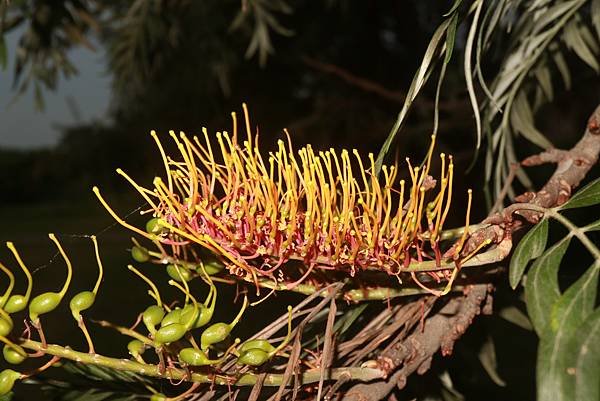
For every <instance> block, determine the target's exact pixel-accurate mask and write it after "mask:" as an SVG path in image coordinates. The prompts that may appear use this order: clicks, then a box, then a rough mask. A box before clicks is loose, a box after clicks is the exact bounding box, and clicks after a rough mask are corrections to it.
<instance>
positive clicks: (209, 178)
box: [97, 105, 470, 288]
mask: <svg viewBox="0 0 600 401" xmlns="http://www.w3.org/2000/svg"><path fill="white" fill-rule="evenodd" d="M243 107H244V117H245V119H244V121H245V130H246V135H245V139H244V140H242V141H241V142H240V138H239V137H238V124H237V118H236V115H235V113H232V119H233V133H232V134H231V135H229V134H228V133H227V132H222V133H221V132H218V133H216V142H215V140H214V138H211V137H210V135H209V134H208V132H207V130H206V129H203V130H202V133H203V135H202V137H200V138H199V137H196V136H194V137H192V138H189V137H187V136H186V135H185V134H184V133H180V135H179V136H177V135H176V134H175V133H174V132H173V131H171V132H170V135H171V137H172V139H173V141H175V144H176V145H177V147H178V149H179V153H180V154H179V155H177V156H175V157H169V156H167V155H166V154H165V152H164V149H163V146H162V144H161V142H160V140H159V139H158V136H157V134H156V133H155V132H152V136H153V138H154V139H155V141H156V143H157V145H158V147H159V150H160V152H161V155H162V159H163V161H164V166H165V169H166V172H167V174H166V180H163V179H161V178H159V177H157V178H155V179H154V181H153V185H154V187H153V188H152V189H146V188H143V187H141V186H139V185H138V184H137V183H136V182H135V181H134V180H133V179H131V178H130V177H129V176H127V175H126V174H125V173H124V172H122V171H120V170H118V171H119V173H120V174H122V175H123V176H124V177H125V178H127V179H128V180H129V182H130V183H131V184H132V185H133V186H134V187H135V188H136V189H137V190H138V191H139V192H140V194H141V195H142V196H143V197H144V198H145V200H146V201H147V202H148V204H149V205H150V207H151V211H152V213H153V214H154V216H156V217H158V218H159V224H160V225H161V226H163V227H164V228H165V230H164V232H163V233H162V234H160V236H158V237H156V236H154V235H150V234H148V233H146V232H145V231H142V230H140V229H137V228H135V227H132V226H129V225H128V226H129V227H130V228H131V229H133V230H134V231H136V232H138V233H139V234H141V235H144V236H146V237H148V238H150V239H152V240H154V241H155V242H156V241H158V242H160V244H161V245H170V246H172V247H173V249H174V251H175V252H177V253H178V252H179V250H178V249H179V247H180V246H182V245H188V244H198V245H201V246H202V247H204V248H207V249H209V250H210V251H212V252H213V253H214V254H215V255H217V256H218V257H219V258H220V259H221V260H222V261H223V263H224V264H225V265H226V266H227V267H228V270H229V272H230V273H232V274H235V275H237V276H241V277H243V278H245V279H246V280H248V281H254V282H256V281H257V279H258V278H261V277H266V278H270V279H276V280H277V279H278V280H279V281H283V282H285V283H286V284H287V286H288V288H292V287H294V286H295V285H297V284H298V283H300V282H302V281H304V280H306V279H310V278H311V276H315V275H318V274H319V273H318V271H321V272H322V271H331V270H334V271H337V272H344V273H347V274H349V275H352V276H353V275H354V274H355V273H356V272H357V271H360V270H367V269H369V270H380V271H385V272H387V273H388V274H394V275H397V274H399V273H401V272H402V271H403V270H405V269H406V268H407V267H408V266H409V265H410V263H411V262H413V261H423V260H425V259H430V260H435V261H436V263H437V264H438V265H439V263H440V262H441V259H442V258H443V256H442V253H441V251H440V249H439V242H440V232H441V231H442V227H443V225H444V222H445V220H446V217H447V216H448V212H449V210H450V206H451V202H452V177H453V162H452V157H451V156H449V157H446V156H445V155H444V154H441V155H440V157H441V177H440V179H439V180H438V181H439V184H438V182H436V180H434V179H433V178H432V177H431V176H430V175H429V173H430V166H431V160H432V155H433V147H434V146H433V144H434V141H435V137H432V144H431V146H430V148H429V150H428V152H427V155H426V157H425V160H424V162H423V163H422V165H421V166H412V165H411V163H410V161H409V160H408V159H407V160H406V163H407V167H408V172H409V174H410V180H409V181H408V182H405V181H404V180H397V176H398V166H397V165H392V166H383V167H382V169H381V173H382V174H381V176H379V175H378V174H376V173H375V161H374V158H373V154H369V155H368V156H367V158H366V159H365V158H363V157H361V156H360V154H359V153H358V151H357V150H352V151H351V152H350V151H347V150H342V151H340V152H338V151H336V150H334V149H329V150H325V151H315V150H314V149H313V148H312V147H311V146H310V145H308V146H306V147H303V148H300V149H299V150H298V151H295V150H294V149H293V146H292V141H291V139H290V135H289V133H288V132H287V130H284V132H285V135H286V137H287V140H286V141H284V140H279V141H278V144H277V150H276V151H273V152H269V153H268V154H261V152H260V151H259V148H258V134H256V135H254V134H253V133H252V129H251V126H250V121H249V117H248V112H247V108H246V106H245V105H244V106H243ZM469 194H470V192H469ZM97 195H98V196H99V198H100V199H101V201H102V202H103V203H105V202H104V201H103V200H102V198H101V196H100V194H99V193H98V192H97ZM469 199H470V196H469ZM469 204H470V202H469ZM105 206H106V207H107V208H108V209H109V211H111V213H113V214H114V212H112V210H110V208H109V207H108V205H106V204H105ZM125 224H126V225H127V223H125ZM467 225H468V212H467ZM465 234H466V233H465ZM464 239H465V236H464V235H463V238H462V241H461V244H459V245H460V246H462V242H464ZM460 246H458V247H455V248H454V250H455V253H456V254H457V255H458V251H460ZM290 261H299V262H301V263H288V262H290Z"/></svg>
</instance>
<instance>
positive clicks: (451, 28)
mask: <svg viewBox="0 0 600 401" xmlns="http://www.w3.org/2000/svg"><path fill="white" fill-rule="evenodd" d="M457 26H458V13H456V14H454V15H453V16H452V20H451V21H450V25H448V32H446V57H445V58H444V64H448V63H449V62H450V59H451V58H452V51H453V50H454V42H455V40H456V27H457Z"/></svg>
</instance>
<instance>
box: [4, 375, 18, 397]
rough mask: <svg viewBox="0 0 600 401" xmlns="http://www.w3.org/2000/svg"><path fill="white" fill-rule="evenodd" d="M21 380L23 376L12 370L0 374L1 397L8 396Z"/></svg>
mask: <svg viewBox="0 0 600 401" xmlns="http://www.w3.org/2000/svg"><path fill="white" fill-rule="evenodd" d="M20 378H21V374H20V373H19V372H15V371H14V370H12V369H5V370H3V371H2V372H0V396H3V395H6V394H8V393H9V392H10V391H11V390H12V388H13V386H14V385H15V382H16V381H17V380H19V379H20Z"/></svg>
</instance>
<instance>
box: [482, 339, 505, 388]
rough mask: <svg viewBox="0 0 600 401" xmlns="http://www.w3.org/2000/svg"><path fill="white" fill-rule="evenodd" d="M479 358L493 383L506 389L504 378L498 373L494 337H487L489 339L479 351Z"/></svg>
mask: <svg viewBox="0 0 600 401" xmlns="http://www.w3.org/2000/svg"><path fill="white" fill-rule="evenodd" d="M477 356H478V357H479V362H481V366H483V369H484V370H485V371H486V373H487V374H488V376H489V377H490V379H492V381H493V382H494V383H496V384H497V385H498V386H500V387H505V386H506V382H505V381H504V380H502V378H501V377H500V375H499V374H498V372H497V371H496V369H497V363H496V349H495V348H494V340H492V337H490V336H488V337H487V339H486V340H485V342H484V343H483V345H482V346H481V349H480V350H479V354H478V355H477Z"/></svg>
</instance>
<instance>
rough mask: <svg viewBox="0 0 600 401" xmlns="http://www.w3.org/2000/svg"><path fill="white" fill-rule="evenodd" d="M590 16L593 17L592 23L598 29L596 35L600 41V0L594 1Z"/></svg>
mask: <svg viewBox="0 0 600 401" xmlns="http://www.w3.org/2000/svg"><path fill="white" fill-rule="evenodd" d="M590 15H591V16H592V23H593V24H594V28H596V33H597V34H598V38H599V39H600V0H592V5H591V6H590Z"/></svg>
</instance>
